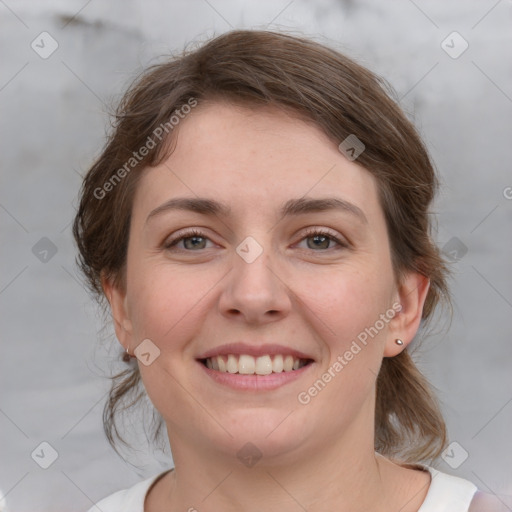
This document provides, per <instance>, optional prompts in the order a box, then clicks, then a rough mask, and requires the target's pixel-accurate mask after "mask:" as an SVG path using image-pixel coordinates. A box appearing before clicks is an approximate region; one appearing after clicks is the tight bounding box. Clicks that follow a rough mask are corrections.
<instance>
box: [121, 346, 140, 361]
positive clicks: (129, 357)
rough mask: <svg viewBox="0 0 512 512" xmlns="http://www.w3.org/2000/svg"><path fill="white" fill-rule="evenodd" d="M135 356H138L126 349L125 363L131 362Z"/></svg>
mask: <svg viewBox="0 0 512 512" xmlns="http://www.w3.org/2000/svg"><path fill="white" fill-rule="evenodd" d="M134 357H137V356H135V355H132V354H130V352H128V350H127V349H126V350H125V351H124V354H123V361H124V362H125V363H129V362H130V361H131V360H132V359H133V358H134Z"/></svg>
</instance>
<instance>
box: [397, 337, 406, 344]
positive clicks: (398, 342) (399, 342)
mask: <svg viewBox="0 0 512 512" xmlns="http://www.w3.org/2000/svg"><path fill="white" fill-rule="evenodd" d="M395 343H396V344H397V345H403V344H404V342H403V341H402V340H401V339H399V338H397V339H396V340H395Z"/></svg>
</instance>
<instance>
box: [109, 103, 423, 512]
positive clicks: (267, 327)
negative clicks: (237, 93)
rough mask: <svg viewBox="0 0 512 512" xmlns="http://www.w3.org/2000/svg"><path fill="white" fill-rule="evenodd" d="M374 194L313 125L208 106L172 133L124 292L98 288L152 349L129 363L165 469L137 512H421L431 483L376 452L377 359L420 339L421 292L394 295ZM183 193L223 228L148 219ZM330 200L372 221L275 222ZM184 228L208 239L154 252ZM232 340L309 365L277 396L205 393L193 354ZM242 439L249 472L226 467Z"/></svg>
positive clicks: (147, 194)
mask: <svg viewBox="0 0 512 512" xmlns="http://www.w3.org/2000/svg"><path fill="white" fill-rule="evenodd" d="M377 187H378V185H377V182H376V180H375V179H374V178H373V176H372V175H371V174H370V173H369V172H368V171H367V170H365V169H364V168H363V167H361V166H360V165H358V164H357V161H353V162H351V161H349V160H348V159H347V158H345V156H344V155H342V154H341V153H340V151H339V150H338V148H337V144H336V143H334V142H333V141H331V140H330V139H329V138H327V137H326V135H325V134H323V132H321V131H320V130H319V128H317V127H316V126H315V125H313V124H310V123H306V122H303V121H299V120H297V119H295V118H293V117H290V116H289V115H287V114H285V113H284V112H283V111H280V110H272V109H262V108H258V109H246V108H242V107H236V106H234V105H231V104H226V103H218V102H216V103H206V104H202V105H200V106H198V107H196V109H194V111H193V112H192V113H191V114H189V115H188V116H187V117H186V118H185V119H184V120H183V121H181V122H180V125H179V132H178V139H177V144H176V147H175V150H174V152H173V153H172V154H171V156H170V157H169V158H168V159H167V160H166V161H165V162H163V163H162V164H161V165H159V166H158V167H154V168H148V169H146V170H145V171H144V174H143V176H142V178H141V181H140V183H139V185H138V188H137V191H136V194H135V197H134V203H133V211H132V223H131V227H130V237H129V246H128V255H127V269H126V285H125V286H123V287H116V286H114V285H113V284H112V283H111V282H109V281H108V280H106V279H104V280H103V287H104V291H105V294H106V296H107V297H108V299H109V301H110V304H111V308H112V314H113V318H114V322H115V329H116V334H117V337H118V339H119V341H120V343H121V344H122V345H123V346H124V347H125V348H127V349H128V350H129V352H130V353H133V351H134V349H135V348H136V347H137V346H138V345H139V344H140V343H141V341H142V340H144V339H150V340H151V342H152V343H154V345H155V346H156V347H158V349H159V350H160V355H159V356H158V357H157V358H156V359H155V360H154V361H153V362H152V363H151V364H150V365H148V366H146V365H144V364H142V363H141V362H140V361H138V364H139V368H140V372H141V375H142V379H143V382H144V385H145V388H146V390H147V393H148V395H149V397H150V399H151V401H152V402H153V404H154V406H155V407H156V408H157V410H158V411H159V412H160V414H161V415H162V417H163V418H164V420H165V423H166V426H167V432H168V437H169V442H170V446H171V447H172V454H173V460H174V463H175V470H174V471H173V472H171V473H168V474H166V475H165V476H164V477H163V478H162V479H160V480H159V481H158V482H157V484H156V485H154V486H153V488H152V489H151V491H150V492H149V494H148V496H147V498H146V503H145V510H146V511H162V510H189V509H190V508H191V507H195V508H196V509H197V510H199V511H201V512H203V511H205V512H206V511H219V510H223V511H231V510H233V511H234V510H245V511H252V510H254V511H256V510H268V511H274V510H279V511H280V512H283V511H296V510H301V507H303V508H304V509H307V510H309V511H316V510H318V511H320V510H337V511H339V512H348V511H350V512H358V511H368V510H372V511H374V512H378V511H387V510H400V511H401V512H415V511H417V510H418V508H419V507H420V505H421V503H422V502H423V500H424V498H425V496H426V493H427V490H428V486H429V484H430V475H429V474H428V473H426V472H424V471H419V470H416V469H411V468H407V467H405V466H402V465H400V464H398V463H397V462H394V461H391V460H388V459H386V458H384V457H382V456H380V455H378V454H376V453H375V452H374V448H373V446H374V444H373V443H374V407H375V381H376V377H377V374H378V371H379V368H380V365H381V363H382V359H383V357H393V356H395V355H397V354H398V353H399V352H400V351H401V350H403V349H404V348H405V347H406V346H407V345H408V343H410V342H411V341H412V339H413V337H414V335H415V333H416V331H417V329H418V327H419V323H420V319H421V312H422V308H423V304H424V301H425V297H426V294H427V291H428V286H429V282H428V279H427V278H425V277H424V276H421V275H419V274H416V273H409V274H407V275H406V276H405V278H404V279H403V281H402V282H401V283H397V282H396V280H395V276H394V273H393V269H392V265H391V255H390V245H389V239H388V234H387V229H386V223H385V218H384V213H383V211H382V208H381V206H380V204H379V201H378V195H377V190H378V189H377ZM183 196H185V197H192V198H194V197H197V196H199V197H206V198H210V199H216V200H219V201H223V202H225V203H226V204H227V205H229V206H230V207H231V210H232V212H231V215H229V216H227V217H223V216H206V215H201V214H199V213H196V212H189V211H178V210H176V211H166V212H165V213H162V214H160V215H155V216H153V217H152V218H151V219H150V220H148V221H147V220H146V219H147V217H148V215H149V214H150V212H151V211H153V210H154V209H155V208H156V207H158V206H160V205H162V204H163V203H165V202H166V201H168V200H169V199H171V198H176V197H183ZM326 196H329V197H338V198H340V199H343V200H345V201H348V202H350V203H352V204H353V205H356V206H357V207H358V208H359V209H360V210H361V211H362V212H363V213H364V216H365V217H366V222H365V221H362V220H360V219H359V218H358V217H357V216H356V215H353V214H351V213H348V212H344V211H337V210H336V211H325V212H317V213H307V214H303V215H300V216H293V217H282V216H279V214H278V213H277V212H278V210H279V208H280V207H281V206H282V205H283V204H284V203H285V202H286V201H287V200H289V199H293V198H301V197H307V198H320V197H326ZM309 227H318V228H323V229H327V230H328V231H329V232H331V233H332V234H333V235H334V236H337V237H339V238H340V240H342V241H344V242H345V243H347V247H342V246H341V245H338V244H337V243H336V242H335V241H333V240H331V242H330V243H329V242H324V243H322V241H320V242H316V244H315V240H314V235H312V236H311V235H310V236H309V237H307V238H305V237H306V235H305V230H306V228H309ZM184 228H196V229H199V230H200V231H202V232H203V233H204V235H203V236H204V237H206V239H199V240H196V242H198V243H197V246H193V245H192V244H191V243H190V242H191V241H190V239H189V241H188V243H187V245H186V246H185V242H184V241H181V242H179V243H178V244H177V245H176V246H174V248H165V247H163V245H164V242H165V241H169V240H170V238H171V236H173V235H174V234H176V235H180V234H181V233H182V232H183V229H184ZM189 236H190V235H189ZM247 236H252V237H253V238H254V239H255V240H256V241H257V242H258V244H259V245H260V246H261V247H262V249H263V253H262V254H261V255H260V256H259V257H258V258H257V259H256V260H255V261H253V262H252V263H247V262H246V261H245V260H244V259H242V258H241V257H240V256H239V255H238V254H237V252H236V248H237V246H238V245H239V244H240V243H241V242H242V241H243V240H244V239H245V238H246V237H247ZM318 246H319V247H318ZM197 247H198V248H197ZM397 302H399V303H400V304H401V306H402V309H401V311H400V312H399V313H398V314H396V315H395V316H394V317H393V318H392V319H391V320H390V321H389V322H388V323H386V324H385V327H384V328H382V329H381V330H380V331H379V333H378V335H376V336H375V337H374V338H373V339H372V340H371V342H370V343H368V344H367V345H366V346H364V348H362V350H361V351H360V352H359V353H358V354H357V355H356V356H354V358H353V359H352V360H351V361H350V362H349V363H348V364H347V365H346V366H344V368H343V370H342V371H340V372H338V373H337V374H336V377H335V378H333V379H332V380H331V381H330V382H329V383H328V384H327V385H326V386H325V388H324V389H323V390H322V391H321V392H320V393H318V394H317V395H316V396H315V397H314V398H312V399H311V401H310V402H309V403H308V404H307V405H303V404H301V403H299V402H298V400H297V396H298V394H299V393H300V392H302V391H305V390H307V389H308V388H309V387H310V386H311V385H312V384H313V382H314V381H315V380H316V379H318V378H320V376H321V375H322V374H323V373H325V372H326V371H327V370H328V369H329V368H330V367H331V366H332V365H333V364H334V362H335V361H336V358H337V357H338V356H339V355H343V354H344V353H345V352H346V351H347V350H348V349H349V347H350V345H351V343H352V341H353V340H354V339H356V337H357V335H358V334H359V333H361V332H362V331H364V329H365V328H367V327H370V326H373V325H374V324H375V322H376V320H378V319H379V315H381V314H383V313H385V312H386V311H387V310H389V309H390V308H391V307H392V305H393V304H394V303H397ZM396 338H400V339H402V340H403V341H404V345H403V346H399V345H397V344H396V343H395V339H396ZM240 340H245V341H247V342H249V343H252V344H254V345H257V344H258V343H278V344H282V345H285V346H290V347H295V348H296V349H298V350H301V351H303V352H305V353H307V354H310V355H311V356H312V357H313V358H314V360H315V362H314V363H313V364H312V365H311V367H310V368H309V369H308V371H307V372H306V373H304V374H303V376H301V377H300V378H299V379H296V380H295V381H294V382H290V383H288V384H286V385H285V386H282V387H281V388H279V389H276V390H273V391H240V390H234V389H231V388H228V387H226V386H223V385H220V384H218V383H216V382H214V381H213V380H212V379H211V378H210V377H209V376H208V375H207V374H206V372H205V371H204V370H203V369H202V368H201V367H200V366H198V363H197V361H196V357H198V355H199V354H201V353H204V352H205V351H206V350H209V349H211V348H214V347H216V346H219V345H222V344H224V343H230V342H236V341H240ZM247 442H251V443H252V444H254V445H255V446H256V447H257V448H258V450H259V451H260V452H261V453H262V454H263V456H262V458H261V459H260V460H259V461H258V462H257V464H256V465H254V466H253V467H246V466H245V465H244V464H242V463H241V461H240V460H239V459H238V458H237V456H236V453H237V451H238V450H240V449H241V447H242V446H244V445H245V444H246V443H247Z"/></svg>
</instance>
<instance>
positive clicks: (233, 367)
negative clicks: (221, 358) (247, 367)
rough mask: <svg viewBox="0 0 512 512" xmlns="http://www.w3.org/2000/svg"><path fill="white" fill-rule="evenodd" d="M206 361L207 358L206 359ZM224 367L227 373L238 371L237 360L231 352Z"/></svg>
mask: <svg viewBox="0 0 512 512" xmlns="http://www.w3.org/2000/svg"><path fill="white" fill-rule="evenodd" d="M207 361H208V359H207ZM226 369H227V371H228V372H229V373H237V372H238V361H237V359H236V357H235V356H234V355H232V354H229V356H228V362H227V364H226Z"/></svg>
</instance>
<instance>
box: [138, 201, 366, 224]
mask: <svg viewBox="0 0 512 512" xmlns="http://www.w3.org/2000/svg"><path fill="white" fill-rule="evenodd" d="M173 210H184V211H191V212H195V213H199V214H201V215H207V216H210V217H213V216H223V217H229V215H230V214H231V208H230V207H229V206H228V205H226V204H225V203H222V202H219V201H216V200H214V199H208V198H203V197H175V198H173V199H170V200H169V201H166V202H165V203H163V204H161V205H160V206H158V207H157V208H155V209H154V210H153V211H152V212H151V213H150V214H149V215H148V217H147V219H146V223H147V222H148V221H149V220H150V219H152V218H154V217H156V216H158V215H160V214H162V213H164V212H168V211H173ZM332 210H339V211H343V212H345V213H349V214H351V215H353V216H354V217H356V218H358V219H359V220H361V221H362V222H364V223H365V224H367V223H368V219H367V218H366V215H365V214H364V213H363V211H362V210H361V209H360V208H359V207H358V206H356V205H355V204H352V203H350V202H348V201H345V200H344V199H340V198H338V197H322V198H316V199H315V198H304V197H301V198H299V199H290V200H288V201H286V203H285V204H284V205H283V206H282V208H281V210H280V212H279V213H280V215H281V217H289V216H296V215H303V214H306V213H319V212H325V211H332Z"/></svg>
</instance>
